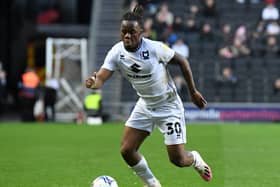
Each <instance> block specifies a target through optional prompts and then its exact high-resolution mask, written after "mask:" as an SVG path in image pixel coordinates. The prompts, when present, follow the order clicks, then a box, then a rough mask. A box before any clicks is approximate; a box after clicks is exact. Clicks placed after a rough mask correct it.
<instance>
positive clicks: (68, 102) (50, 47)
mask: <svg viewBox="0 0 280 187" xmlns="http://www.w3.org/2000/svg"><path fill="white" fill-rule="evenodd" d="M87 50H88V47H87V39H85V38H47V40H46V80H49V79H55V80H57V82H58V83H59V89H58V91H57V101H56V104H55V109H56V120H57V121H65V122H66V121H73V120H74V119H75V116H76V115H77V113H79V112H82V111H83V99H84V96H85V90H84V87H83V84H82V83H83V81H84V80H85V79H86V77H87V75H88V59H87V57H88V52H87Z"/></svg>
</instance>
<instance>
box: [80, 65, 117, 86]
mask: <svg viewBox="0 0 280 187" xmlns="http://www.w3.org/2000/svg"><path fill="white" fill-rule="evenodd" d="M112 74H113V71H110V70H108V69H105V68H101V69H100V70H99V71H98V72H94V73H93V74H92V76H91V77H88V78H87V79H86V82H85V84H86V87H87V88H91V89H100V88H101V87H102V86H103V84H104V82H105V81H106V80H108V79H109V78H110V77H111V76H112Z"/></svg>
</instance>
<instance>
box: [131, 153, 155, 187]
mask: <svg viewBox="0 0 280 187" xmlns="http://www.w3.org/2000/svg"><path fill="white" fill-rule="evenodd" d="M131 169H132V170H133V171H134V173H135V174H136V175H137V176H139V177H140V178H141V179H142V180H143V182H144V183H145V184H148V185H151V184H153V183H154V182H155V181H156V180H157V179H156V178H155V176H154V174H153V173H152V171H151V169H150V168H149V166H148V163H147V161H146V159H145V158H144V156H142V158H141V160H140V161H139V162H138V163H137V164H136V165H135V166H132V167H131Z"/></svg>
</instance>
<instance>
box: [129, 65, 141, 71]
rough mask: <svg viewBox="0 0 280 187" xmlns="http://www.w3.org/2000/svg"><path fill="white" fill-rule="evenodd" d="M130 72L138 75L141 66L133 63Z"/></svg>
mask: <svg viewBox="0 0 280 187" xmlns="http://www.w3.org/2000/svg"><path fill="white" fill-rule="evenodd" d="M130 70H131V71H133V72H135V73H138V72H140V71H141V66H140V65H138V64H136V63H134V64H133V65H132V66H130Z"/></svg>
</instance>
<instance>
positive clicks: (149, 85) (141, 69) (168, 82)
mask: <svg viewBox="0 0 280 187" xmlns="http://www.w3.org/2000/svg"><path fill="white" fill-rule="evenodd" d="M174 54H175V52H174V51H173V50H172V49H170V48H169V47H168V46H166V45H165V44H163V43H162V42H158V41H153V40H149V39H147V38H142V40H141V44H140V46H139V48H138V50H137V51H136V52H128V51H127V50H126V49H125V48H124V45H123V42H119V43H117V44H115V45H114V46H113V47H112V49H111V50H110V51H109V52H108V54H107V56H106V58H105V61H104V64H103V65H102V67H101V68H105V69H108V70H110V71H116V70H118V71H120V72H121V74H122V75H123V76H124V77H125V78H126V79H127V80H128V81H129V82H130V83H131V84H132V87H133V88H134V89H135V90H136V92H137V94H138V96H140V98H141V99H142V100H143V101H144V103H145V104H146V105H147V106H155V105H157V104H160V103H161V102H163V101H165V100H166V99H168V98H169V97H171V96H175V95H176V93H177V92H176V87H175V85H174V82H173V80H172V78H171V76H170V74H169V72H168V71H167V68H166V65H167V64H168V62H169V61H170V60H171V59H172V58H173V56H174Z"/></svg>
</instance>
